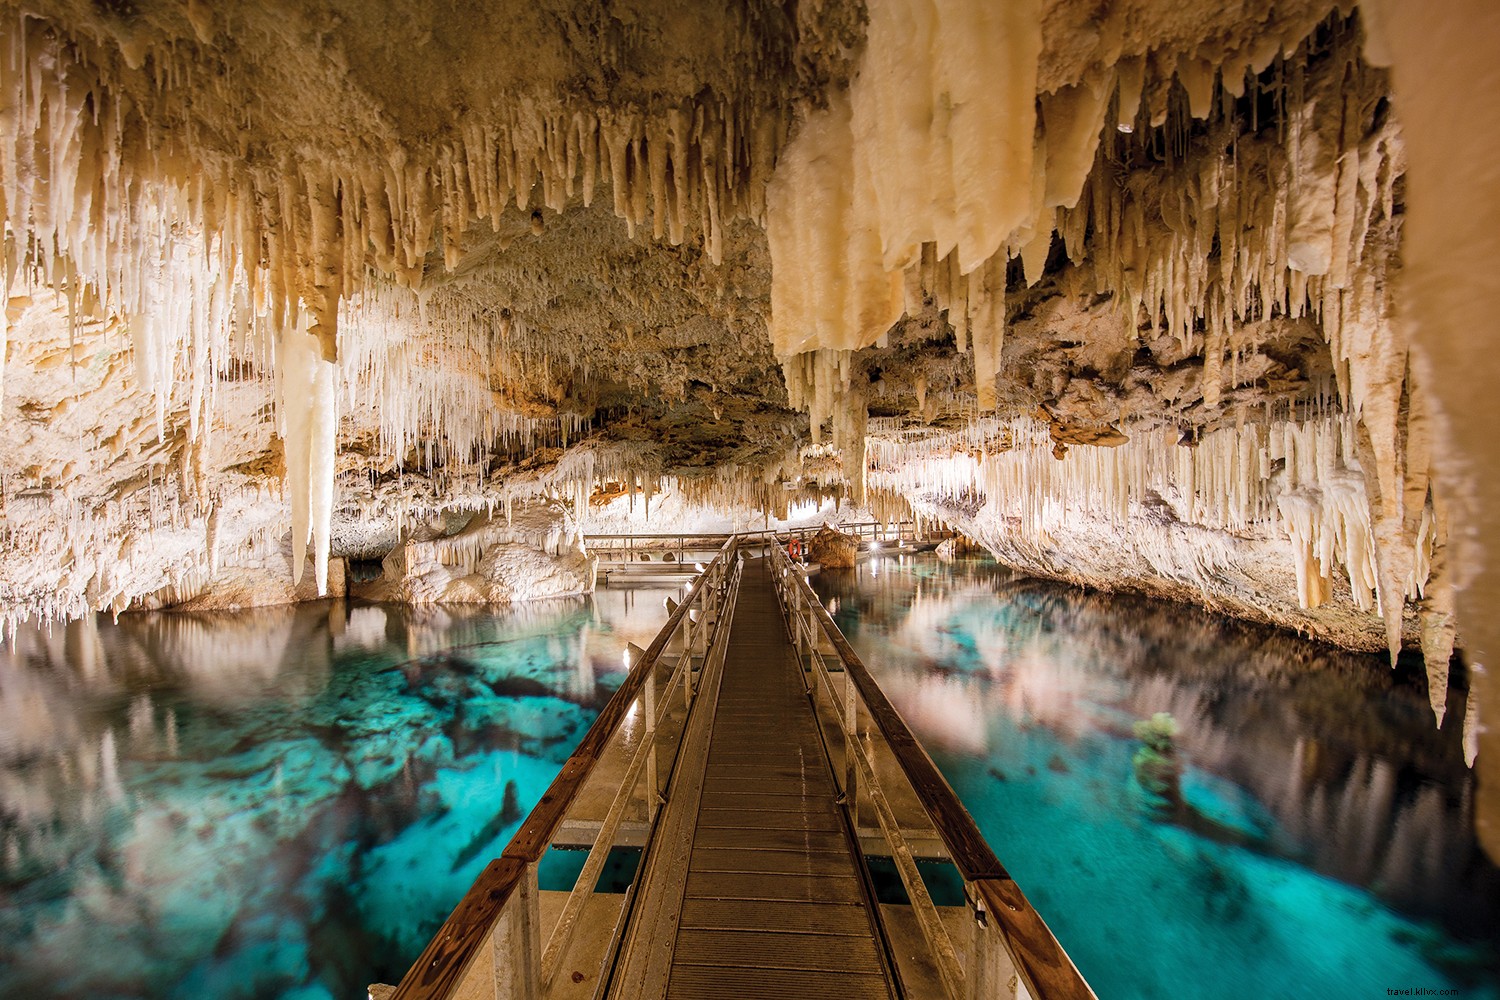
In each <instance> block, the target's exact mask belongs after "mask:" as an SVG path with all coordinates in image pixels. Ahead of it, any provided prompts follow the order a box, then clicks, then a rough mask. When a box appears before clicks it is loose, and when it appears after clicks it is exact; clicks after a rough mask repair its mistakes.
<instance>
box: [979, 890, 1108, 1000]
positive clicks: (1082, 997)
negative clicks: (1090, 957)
mask: <svg viewBox="0 0 1500 1000" xmlns="http://www.w3.org/2000/svg"><path fill="white" fill-rule="evenodd" d="M975 885H976V887H977V888H978V890H979V894H980V895H981V896H982V897H983V898H984V903H985V909H986V910H988V911H989V914H990V917H991V918H992V919H993V920H994V921H995V922H996V923H997V924H998V925H999V928H998V929H999V930H1000V932H1001V933H1002V934H1003V935H1004V937H1005V940H1006V943H1007V944H1008V945H1009V946H1010V954H1011V958H1012V959H1013V960H1014V961H1015V964H1016V971H1017V972H1018V973H1020V975H1021V978H1022V979H1023V980H1025V982H1026V988H1027V989H1028V990H1029V991H1030V992H1031V995H1032V996H1033V997H1036V998H1037V1000H1097V997H1095V995H1094V991H1093V990H1092V989H1090V988H1089V984H1088V983H1086V982H1085V981H1084V979H1083V976H1082V975H1081V974H1080V973H1079V971H1078V968H1077V967H1076V966H1075V965H1074V964H1073V960H1072V959H1070V958H1068V953H1067V952H1065V951H1063V948H1062V945H1060V944H1058V943H1057V938H1055V937H1053V936H1052V929H1051V928H1049V927H1048V926H1047V924H1046V922H1045V921H1044V920H1042V917H1041V914H1039V913H1037V912H1036V910H1035V909H1034V908H1033V907H1032V905H1031V903H1030V902H1029V901H1028V900H1027V899H1026V894H1025V893H1023V892H1022V891H1021V888H1020V886H1018V885H1016V883H1015V882H1013V881H1011V880H1010V879H1008V878H992V879H985V880H983V881H981V882H977V883H975Z"/></svg>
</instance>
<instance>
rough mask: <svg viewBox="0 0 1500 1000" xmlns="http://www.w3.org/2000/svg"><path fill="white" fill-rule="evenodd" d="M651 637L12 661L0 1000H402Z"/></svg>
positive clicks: (3, 799)
mask: <svg viewBox="0 0 1500 1000" xmlns="http://www.w3.org/2000/svg"><path fill="white" fill-rule="evenodd" d="M663 617H664V613H663V612H662V611H661V595H660V594H651V593H649V592H635V593H630V594H620V593H609V592H606V593H601V594H600V595H599V596H598V599H597V600H594V601H589V600H582V599H579V600H570V601H559V602H548V603H547V604H538V605H530V606H524V607H518V608H516V609H514V610H511V611H502V612H500V613H493V612H488V611H486V610H484V609H478V608H465V609H460V610H457V611H455V610H451V609H449V610H444V609H421V610H411V609H402V608H396V607H355V608H350V607H347V606H346V605H344V604H343V603H340V602H323V603H318V604H307V605H297V606H288V607H280V608H265V609H257V610H254V611H247V612H240V613H234V614H213V615H206V614H194V615H183V614H170V613H158V614H143V615H126V616H122V617H121V618H120V620H119V622H118V623H112V622H110V621H109V620H108V619H103V620H89V621H83V622H75V623H72V624H70V625H68V626H65V627H57V628H53V629H51V630H50V631H48V630H40V629H38V630H32V631H23V632H22V633H21V634H20V635H18V636H17V637H16V638H15V640H14V642H13V643H11V644H10V646H9V648H8V649H7V650H6V651H5V652H4V653H3V654H0V996H6V997H12V996H14V997H27V998H49V997H79V998H83V997H87V998H91V1000H92V998H107V997H121V998H123V997H203V996H214V997H231V998H232V997H257V998H259V997H291V998H297V1000H315V998H325V997H356V996H361V995H362V990H363V985H364V984H365V983H368V982H371V981H373V980H379V979H385V980H386V981H394V979H395V978H398V977H399V976H400V974H401V972H402V971H403V970H404V967H405V966H406V965H407V964H408V963H409V962H410V961H411V959H412V958H413V957H414V956H415V955H416V953H417V952H418V951H419V950H420V948H421V946H422V944H423V943H425V940H426V938H427V937H428V936H430V935H431V933H432V932H433V931H434V930H435V929H436V926H437V924H438V923H439V922H440V921H441V920H442V918H443V917H444V916H445V915H446V913H447V911H448V909H450V908H451V906H452V905H453V903H454V902H455V901H456V900H457V898H458V897H459V896H460V895H462V893H463V891H464V890H465V889H466V888H467V887H468V884H469V883H470V882H471V881H472V880H473V878H474V877H475V876H476V875H477V874H478V872H479V870H480V869H481V868H482V867H483V865H484V863H485V862H486V861H487V860H488V859H489V858H490V857H492V856H493V855H494V854H495V853H497V852H498V850H499V849H500V847H501V846H503V844H504V842H505V840H506V839H508V837H509V836H510V834H511V833H513V832H514V830H515V827H516V825H517V824H518V822H519V819H520V817H521V815H523V814H524V812H525V811H526V810H528V809H529V808H530V807H531V805H532V804H533V803H534V802H535V800H536V798H537V797H539V796H540V794H541V792H542V790H543V789H544V788H545V787H546V785H547V783H548V782H549V781H550V780H551V778H552V776H553V775H554V774H555V773H556V771H557V768H558V767H559V766H560V765H561V763H562V761H563V760H564V759H566V757H567V755H568V753H570V752H571V750H572V747H573V746H574V745H575V744H576V743H577V741H578V739H580V738H581V737H582V735H583V733H584V732H585V731H586V730H587V727H588V725H589V724H590V722H591V721H592V719H593V717H594V715H595V714H596V713H597V709H598V707H599V706H600V705H601V704H602V703H603V701H604V699H606V698H607V697H608V695H609V693H610V691H611V690H612V689H613V687H614V685H616V684H618V682H619V680H620V678H621V677H622V676H623V674H622V668H621V664H622V657H621V653H622V650H623V649H624V646H625V644H626V643H627V642H636V643H640V644H645V643H647V642H649V640H650V637H651V635H652V634H654V632H655V630H656V628H657V627H658V626H659V625H660V622H661V620H662V618H663Z"/></svg>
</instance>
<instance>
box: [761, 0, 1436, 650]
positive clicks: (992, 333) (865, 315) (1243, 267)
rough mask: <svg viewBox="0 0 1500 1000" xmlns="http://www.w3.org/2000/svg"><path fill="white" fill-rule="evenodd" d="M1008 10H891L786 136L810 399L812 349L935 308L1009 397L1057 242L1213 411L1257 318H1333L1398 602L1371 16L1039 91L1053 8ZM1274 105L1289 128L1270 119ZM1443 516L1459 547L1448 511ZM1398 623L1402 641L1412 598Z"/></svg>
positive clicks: (1391, 624) (1402, 478)
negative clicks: (1019, 326)
mask: <svg viewBox="0 0 1500 1000" xmlns="http://www.w3.org/2000/svg"><path fill="white" fill-rule="evenodd" d="M1004 6H1005V10H1004V11H1003V12H1002V11H998V10H996V9H991V8H992V7H993V5H989V4H984V3H980V2H977V0H943V2H940V3H932V2H930V0H877V2H872V3H871V4H870V5H869V10H870V29H869V36H868V44H867V49H866V52H865V55H864V56H863V62H862V63H861V68H860V73H859V75H858V77H857V78H856V80H855V82H854V84H853V85H852V86H851V88H850V91H849V93H848V94H847V95H846V96H844V97H840V98H839V99H838V100H836V101H835V102H834V103H833V104H832V106H831V107H830V108H829V109H828V110H827V111H820V112H815V113H813V114H810V115H809V116H808V117H807V120H806V121H805V122H804V124H803V126H802V129H801V131H800V132H799V133H798V134H797V136H796V137H795V139H794V140H793V141H792V142H791V143H790V144H789V146H788V148H787V150H786V152H785V153H784V155H783V157H782V162H781V164H780V165H779V167H778V172H777V176H776V178H775V180H774V181H773V183H772V185H771V188H770V191H769V196H768V198H769V200H768V207H769V210H768V217H767V234H768V238H769V241H770V248H771V254H772V265H773V270H772V279H773V280H772V318H771V331H772V338H773V341H774V345H775V348H776V351H777V354H778V356H779V357H781V358H782V361H783V366H784V369H785V370H786V371H787V372H788V383H789V389H790V388H793V387H792V386H791V383H792V382H793V381H794V379H801V380H802V381H803V382H804V383H805V382H807V379H806V377H805V376H804V375H799V374H797V373H798V372H800V371H805V370H812V371H814V372H815V371H817V370H819V369H821V368H826V367H827V366H828V362H818V361H815V360H814V361H804V360H799V359H801V358H805V357H808V356H812V357H816V355H817V354H818V352H848V351H854V350H858V349H860V348H862V347H865V346H868V345H870V344H873V343H877V342H879V341H880V340H881V338H883V337H884V336H885V335H886V334H887V332H888V330H889V328H890V326H891V324H892V323H893V322H894V321H895V320H896V319H897V318H899V316H900V315H901V313H902V311H903V310H904V311H906V312H908V313H913V312H914V311H915V310H914V306H921V305H925V304H926V303H927V302H928V301H932V302H934V303H936V305H937V306H938V308H940V309H944V310H946V312H947V315H948V320H949V323H950V324H951V325H952V327H953V328H954V330H955V333H956V336H957V341H958V346H959V349H960V350H969V349H971V348H972V353H973V358H974V369H975V387H976V393H977V396H978V403H979V406H980V407H981V409H988V408H990V407H992V406H993V405H994V403H995V398H996V397H995V385H994V378H995V374H996V373H997V372H998V371H999V369H1000V366H1001V354H1002V350H1003V342H1004V327H1005V282H1006V270H1007V263H1008V261H1009V260H1010V259H1013V258H1019V259H1020V261H1021V270H1022V272H1023V273H1024V276H1025V279H1026V280H1027V281H1028V282H1033V283H1034V282H1035V281H1036V280H1038V278H1040V276H1041V274H1042V271H1043V269H1044V267H1045V265H1046V262H1047V258H1048V255H1049V253H1050V252H1051V249H1052V245H1053V241H1054V235H1055V234H1056V235H1059V236H1060V237H1061V239H1062V242H1063V247H1064V250H1065V252H1066V254H1067V255H1068V257H1069V258H1070V259H1072V260H1074V261H1083V260H1088V261H1089V262H1090V264H1091V265H1092V267H1091V270H1092V274H1093V276H1094V280H1095V285H1096V287H1095V289H1094V291H1096V292H1098V293H1105V294H1109V295H1111V296H1112V297H1113V300H1114V304H1115V308H1116V309H1117V310H1118V311H1119V312H1120V314H1121V316H1122V319H1123V321H1124V322H1126V323H1127V324H1128V326H1129V328H1131V329H1134V328H1135V327H1136V326H1137V325H1141V326H1144V327H1145V328H1147V329H1150V330H1151V331H1152V335H1153V336H1156V335H1159V334H1160V333H1162V332H1165V333H1168V334H1170V335H1172V336H1175V337H1176V338H1177V339H1178V340H1179V341H1180V342H1181V343H1182V345H1183V346H1184V348H1186V349H1189V350H1193V351H1201V352H1202V354H1203V357H1204V365H1203V381H1202V396H1203V402H1204V405H1205V406H1206V407H1209V408H1213V407H1216V406H1218V405H1219V402H1220V399H1221V394H1222V391H1223V386H1224V375H1225V371H1224V369H1225V364H1226V357H1227V358H1228V360H1229V363H1230V364H1231V365H1232V364H1233V361H1234V359H1233V357H1232V354H1231V349H1230V348H1231V344H1232V341H1233V337H1232V333H1233V331H1234V330H1235V329H1236V328H1237V327H1238V325H1240V324H1242V323H1245V322H1251V321H1256V320H1261V319H1266V318H1269V317H1271V316H1277V315H1280V316H1288V317H1294V318H1295V317H1300V316H1304V315H1308V316H1314V317H1316V318H1318V319H1319V320H1320V321H1321V324H1322V328H1323V330H1324V333H1325V336H1326V337H1327V338H1328V341H1329V344H1330V347H1331V349H1332V353H1333V357H1334V361H1335V370H1336V374H1337V380H1338V386H1339V390H1340V395H1341V397H1342V399H1343V401H1344V405H1345V406H1346V408H1347V409H1348V410H1349V411H1350V412H1352V413H1353V414H1354V415H1355V416H1356V417H1357V418H1358V419H1359V421H1360V422H1361V425H1362V426H1363V427H1364V429H1365V430H1366V432H1367V433H1368V438H1369V454H1368V455H1367V456H1365V457H1366V462H1365V463H1364V464H1365V476H1366V479H1367V482H1368V483H1369V485H1370V487H1371V488H1370V491H1369V492H1370V496H1371V500H1372V507H1373V519H1374V522H1375V536H1376V541H1375V547H1376V565H1377V567H1378V569H1377V576H1378V578H1379V584H1380V585H1379V588H1378V589H1379V590H1380V591H1381V592H1382V593H1392V594H1394V593H1398V592H1400V591H1401V590H1402V589H1403V584H1404V582H1405V580H1406V579H1407V578H1409V577H1410V576H1411V575H1412V574H1413V572H1414V567H1415V564H1416V563H1417V562H1418V561H1419V560H1420V559H1421V558H1422V555H1421V551H1420V550H1421V548H1422V544H1423V540H1424V536H1423V534H1422V532H1423V530H1424V529H1423V524H1424V521H1423V511H1424V510H1425V509H1426V507H1427V497H1428V494H1429V492H1430V487H1429V482H1428V465H1429V450H1430V449H1429V446H1428V443H1427V433H1428V432H1427V420H1426V413H1425V407H1424V403H1423V401H1422V400H1421V399H1420V398H1419V395H1420V394H1419V393H1418V392H1415V391H1413V390H1414V389H1415V388H1416V387H1414V386H1412V384H1411V376H1410V373H1409V371H1408V365H1407V345H1406V343H1405V340H1404V338H1403V337H1402V336H1401V334H1400V332H1399V331H1398V330H1397V329H1396V328H1395V327H1394V326H1393V325H1392V323H1391V322H1390V313H1391V310H1390V305H1389V301H1388V294H1389V282H1388V281H1387V280H1386V279H1387V270H1388V268H1389V267H1390V266H1391V264H1392V262H1393V260H1394V254H1395V252H1396V247H1397V240H1398V235H1399V217H1398V216H1397V214H1396V204H1395V203H1396V200H1397V199H1396V186H1397V183H1398V180H1399V178H1400V176H1401V174H1402V172H1403V169H1404V164H1403V157H1402V150H1401V145H1400V141H1399V137H1398V135H1397V131H1396V128H1395V125H1394V123H1392V122H1391V121H1390V120H1389V118H1388V116H1386V115H1385V113H1384V111H1383V110H1382V98H1383V96H1384V94H1385V93H1386V89H1385V86H1384V77H1383V75H1382V74H1380V73H1379V72H1377V71H1374V70H1371V69H1369V68H1368V67H1367V66H1366V65H1365V63H1364V62H1363V61H1362V59H1361V57H1360V44H1361V39H1360V36H1359V33H1358V29H1357V26H1356V24H1355V23H1354V22H1352V21H1346V20H1342V19H1340V18H1338V17H1335V18H1333V19H1331V20H1330V21H1329V22H1327V23H1326V24H1325V25H1324V26H1323V27H1322V28H1320V29H1319V31H1318V32H1317V33H1315V35H1314V36H1310V37H1308V38H1303V37H1301V35H1300V34H1299V35H1296V36H1295V37H1292V36H1289V37H1287V38H1274V37H1273V38H1268V39H1262V40H1257V41H1256V42H1255V43H1254V44H1253V46H1250V47H1246V48H1243V49H1239V50H1234V51H1228V52H1225V53H1222V54H1221V55H1220V57H1219V58H1217V59H1206V58H1202V57H1200V56H1194V57H1192V58H1188V59H1168V60H1163V59H1160V58H1157V55H1158V54H1152V56H1151V58H1150V59H1147V58H1145V57H1139V58H1127V59H1124V60H1122V61H1121V62H1120V63H1119V65H1118V66H1117V67H1116V68H1115V69H1113V70H1111V71H1109V72H1108V73H1105V74H1103V75H1100V76H1098V77H1096V78H1090V79H1087V80H1084V81H1083V82H1081V83H1079V84H1077V85H1076V86H1071V87H1066V88H1063V89H1061V90H1058V91H1055V92H1052V93H1047V94H1043V95H1041V97H1040V99H1035V83H1036V75H1035V66H1036V59H1037V53H1038V51H1039V48H1040V34H1039V32H1040V21H1039V18H1038V17H1037V11H1036V10H1035V9H1033V8H1034V7H1035V5H1034V4H1027V3H1022V4H1017V5H1010V4H1007V5H1004ZM1299 30H1300V29H1299ZM1148 63H1149V65H1150V67H1151V72H1148ZM980 95H983V96H982V97H981V96H980ZM1267 102H1269V103H1271V104H1273V105H1274V107H1276V108H1277V109H1278V113H1277V117H1276V119H1275V121H1272V122H1264V123H1263V122H1259V121H1258V120H1256V115H1257V114H1258V109H1259V108H1260V107H1261V106H1262V105H1263V104H1265V103H1267ZM1247 109H1248V110H1247ZM1247 114H1248V115H1249V120H1246V115H1247ZM1205 123H1206V124H1205ZM903 271H904V272H905V274H904V276H903ZM820 291H821V292H822V294H821V295H820V294H819V292H820ZM1110 335H1111V336H1114V335H1115V331H1114V330H1113V329H1112V330H1111V331H1110ZM841 364H842V365H843V366H844V367H847V362H841ZM1231 374H1232V372H1231ZM823 381H828V380H827V379H826V378H825V379H824V380H823ZM844 381H845V382H846V381H847V380H844ZM831 384H832V385H833V387H834V391H833V394H832V396H831V397H829V395H828V394H827V393H826V392H823V391H822V382H815V383H814V388H815V390H817V391H812V392H806V391H796V390H794V391H793V393H792V396H793V400H794V402H795V401H797V400H799V399H800V400H805V401H806V403H805V405H808V406H810V407H813V408H814V409H813V424H814V426H816V425H817V424H819V423H820V422H821V420H822V419H824V418H826V417H827V416H828V415H829V414H831V413H833V412H835V411H836V410H837V409H838V408H839V405H840V404H839V399H838V395H839V391H840V383H838V382H833V383H831ZM1427 523H1428V524H1429V527H1428V529H1427V530H1429V531H1431V532H1436V534H1435V535H1434V537H1436V538H1437V539H1438V542H1437V544H1442V541H1441V529H1442V524H1441V522H1440V521H1438V522H1432V520H1431V519H1430V518H1429V521H1428V522H1427ZM1382 609H1383V611H1384V613H1385V617H1386V627H1387V636H1388V640H1389V643H1390V645H1391V649H1392V650H1393V652H1394V650H1395V649H1397V648H1398V646H1399V642H1400V629H1401V607H1400V602H1399V601H1394V600H1392V601H1386V602H1383V604H1382Z"/></svg>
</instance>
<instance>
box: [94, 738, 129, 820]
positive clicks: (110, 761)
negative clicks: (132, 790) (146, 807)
mask: <svg viewBox="0 0 1500 1000" xmlns="http://www.w3.org/2000/svg"><path fill="white" fill-rule="evenodd" d="M99 789H100V791H102V792H103V793H104V797H105V798H106V799H108V800H109V801H110V802H119V801H121V800H122V799H124V798H125V787H124V786H123V785H122V784H120V758H119V754H118V751H116V749H115V731H114V730H113V729H105V730H104V736H103V738H102V739H100V741H99Z"/></svg>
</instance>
